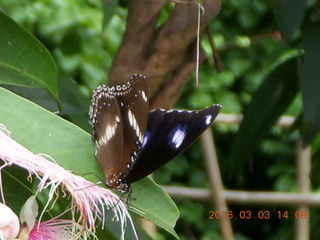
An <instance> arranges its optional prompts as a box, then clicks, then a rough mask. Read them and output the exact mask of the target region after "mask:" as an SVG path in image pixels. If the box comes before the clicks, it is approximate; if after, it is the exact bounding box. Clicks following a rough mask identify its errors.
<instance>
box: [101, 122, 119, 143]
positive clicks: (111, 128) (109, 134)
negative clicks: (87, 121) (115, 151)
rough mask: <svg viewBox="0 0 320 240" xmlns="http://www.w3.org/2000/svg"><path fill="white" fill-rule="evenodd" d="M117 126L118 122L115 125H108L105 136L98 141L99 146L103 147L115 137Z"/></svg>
mask: <svg viewBox="0 0 320 240" xmlns="http://www.w3.org/2000/svg"><path fill="white" fill-rule="evenodd" d="M119 120H120V119H119ZM117 126H118V123H117V121H115V122H114V124H109V125H107V126H106V128H105V131H104V135H102V136H101V138H99V139H98V141H97V145H98V146H102V145H103V144H106V143H107V142H108V141H109V140H110V139H111V138H112V137H113V136H114V135H115V133H116V130H117Z"/></svg>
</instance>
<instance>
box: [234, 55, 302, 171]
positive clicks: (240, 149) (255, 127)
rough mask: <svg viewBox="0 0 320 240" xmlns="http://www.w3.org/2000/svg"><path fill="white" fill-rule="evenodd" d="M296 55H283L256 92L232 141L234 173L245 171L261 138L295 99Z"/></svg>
mask: <svg viewBox="0 0 320 240" xmlns="http://www.w3.org/2000/svg"><path fill="white" fill-rule="evenodd" d="M296 56H297V54H292V55H291V56H290V57H291V58H293V59H290V60H287V58H281V59H280V60H279V61H278V62H277V63H276V64H275V67H276V68H275V67H274V68H273V69H274V70H273V71H272V72H271V73H270V74H269V75H268V77H267V78H266V79H265V80H264V82H263V83H262V84H261V86H260V87H259V89H258V91H257V92H256V93H255V94H254V95H253V98H252V101H251V103H250V104H249V106H248V107H247V109H246V111H245V114H244V119H243V122H242V123H241V125H240V128H239V132H238V134H237V136H236V138H235V140H234V142H233V144H232V149H231V156H230V159H229V162H228V164H229V169H230V171H231V174H236V173H241V171H243V169H244V168H245V166H246V164H248V162H249V160H251V158H252V154H253V152H254V151H255V149H256V148H257V146H258V145H259V143H260V140H261V139H262V138H263V137H264V136H265V135H266V134H267V133H268V132H269V130H270V128H271V126H272V125H273V124H274V123H275V122H276V121H277V119H278V118H279V117H280V116H281V115H282V114H283V113H284V111H285V110H286V109H287V107H288V106H289V104H290V103H291V101H292V100H293V99H294V97H295V95H296V93H297V91H298V72H297V71H298V70H297V60H296V58H295V57H296ZM232 171H233V172H232ZM236 171H237V172H236Z"/></svg>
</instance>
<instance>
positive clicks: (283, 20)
mask: <svg viewBox="0 0 320 240" xmlns="http://www.w3.org/2000/svg"><path fill="white" fill-rule="evenodd" d="M271 6H272V9H273V13H274V16H275V18H276V21H277V23H278V26H279V29H280V32H281V34H282V37H283V38H284V39H285V40H287V41H290V40H292V37H293V35H294V33H295V32H296V31H297V29H298V28H299V27H300V25H301V23H302V20H303V17H304V14H305V0H281V1H279V0H271Z"/></svg>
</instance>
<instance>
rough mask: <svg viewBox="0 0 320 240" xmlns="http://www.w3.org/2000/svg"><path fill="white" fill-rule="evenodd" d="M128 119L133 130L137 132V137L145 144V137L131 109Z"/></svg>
mask: <svg viewBox="0 0 320 240" xmlns="http://www.w3.org/2000/svg"><path fill="white" fill-rule="evenodd" d="M128 119H129V123H130V126H131V127H132V128H133V130H135V132H136V136H137V137H138V139H139V141H140V142H143V135H142V133H141V131H140V128H139V125H138V123H137V119H136V117H135V116H134V114H133V113H132V112H131V110H130V108H129V109H128Z"/></svg>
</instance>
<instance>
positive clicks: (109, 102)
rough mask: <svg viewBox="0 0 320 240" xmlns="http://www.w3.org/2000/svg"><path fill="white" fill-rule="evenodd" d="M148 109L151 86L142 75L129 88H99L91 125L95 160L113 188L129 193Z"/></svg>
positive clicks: (95, 94)
mask: <svg viewBox="0 0 320 240" xmlns="http://www.w3.org/2000/svg"><path fill="white" fill-rule="evenodd" d="M148 106H149V105H148V85H147V82H146V80H145V77H143V76H141V75H134V76H133V77H132V78H131V79H130V81H129V82H128V83H127V84H125V85H116V86H114V87H106V86H104V85H102V86H99V87H98V88H97V90H95V91H94V93H93V95H92V102H91V107H90V123H91V125H92V127H93V135H92V136H93V139H94V141H95V143H96V152H95V156H96V159H97V161H98V162H99V164H100V166H101V167H102V169H103V171H104V172H105V174H106V185H108V186H109V187H112V188H118V189H119V190H123V191H129V188H130V186H129V185H128V184H127V183H126V182H125V176H126V175H127V174H128V172H130V170H131V166H132V164H133V162H135V160H136V158H137V156H138V154H139V151H140V148H141V145H142V141H143V139H144V133H145V130H146V127H147V120H148V119H147V118H148Z"/></svg>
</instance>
